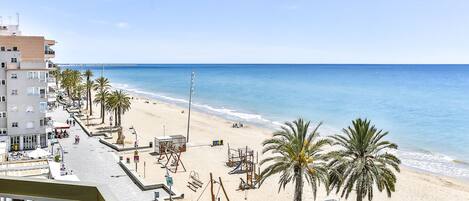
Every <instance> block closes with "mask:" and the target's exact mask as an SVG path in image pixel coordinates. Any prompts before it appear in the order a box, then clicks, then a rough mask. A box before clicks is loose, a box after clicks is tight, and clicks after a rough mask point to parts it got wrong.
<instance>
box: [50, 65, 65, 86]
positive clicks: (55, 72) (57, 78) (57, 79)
mask: <svg viewBox="0 0 469 201" xmlns="http://www.w3.org/2000/svg"><path fill="white" fill-rule="evenodd" d="M49 74H50V75H52V77H54V78H55V85H56V86H57V88H59V82H60V80H61V78H62V76H61V75H62V71H61V69H60V66H58V65H57V64H54V70H52V71H50V73H49Z"/></svg>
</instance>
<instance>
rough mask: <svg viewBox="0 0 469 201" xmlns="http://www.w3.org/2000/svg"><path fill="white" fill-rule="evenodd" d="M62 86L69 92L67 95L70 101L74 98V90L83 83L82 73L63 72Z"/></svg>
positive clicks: (69, 70) (73, 71) (74, 71)
mask: <svg viewBox="0 0 469 201" xmlns="http://www.w3.org/2000/svg"><path fill="white" fill-rule="evenodd" d="M61 77H62V86H63V87H64V88H65V90H66V91H67V95H68V97H69V98H70V99H72V96H73V93H74V92H73V90H75V88H76V87H77V86H78V85H79V84H80V83H81V74H80V71H77V70H71V69H66V70H64V71H62V75H61Z"/></svg>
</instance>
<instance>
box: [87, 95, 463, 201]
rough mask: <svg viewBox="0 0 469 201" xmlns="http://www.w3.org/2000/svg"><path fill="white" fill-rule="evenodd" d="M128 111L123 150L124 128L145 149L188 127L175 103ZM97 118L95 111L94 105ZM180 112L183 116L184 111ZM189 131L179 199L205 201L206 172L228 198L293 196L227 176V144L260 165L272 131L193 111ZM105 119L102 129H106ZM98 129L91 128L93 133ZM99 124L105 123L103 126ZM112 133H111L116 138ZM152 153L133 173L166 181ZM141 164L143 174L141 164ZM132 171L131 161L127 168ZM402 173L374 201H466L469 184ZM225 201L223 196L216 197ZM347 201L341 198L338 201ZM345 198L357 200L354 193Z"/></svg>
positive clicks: (141, 104) (145, 103) (269, 184)
mask: <svg viewBox="0 0 469 201" xmlns="http://www.w3.org/2000/svg"><path fill="white" fill-rule="evenodd" d="M131 102H132V108H131V110H130V111H129V112H127V113H125V115H123V119H122V124H123V128H124V131H125V130H127V131H125V135H126V146H127V144H128V145H132V143H133V142H134V139H135V136H134V135H132V134H130V132H129V131H128V128H130V127H132V126H133V127H134V128H135V129H136V130H137V132H138V143H139V145H146V144H148V143H149V142H153V140H154V138H155V137H159V136H163V135H184V136H185V135H186V129H187V127H186V126H187V109H186V108H181V107H179V106H176V105H174V104H168V103H165V102H161V101H158V100H152V99H148V98H145V97H138V96H135V95H134V94H133V99H132V100H131ZM94 111H95V112H96V114H98V112H99V108H98V107H96V106H95V107H94ZM182 111H184V112H182ZM191 116H192V118H191V131H190V140H189V143H188V147H187V152H184V153H183V154H182V161H183V164H184V166H185V168H186V171H185V172H184V171H181V169H182V167H179V171H178V172H177V173H173V174H171V175H172V176H173V177H174V188H175V190H176V191H177V192H180V193H184V194H185V198H184V199H183V200H197V199H198V198H199V197H200V200H208V199H209V196H210V193H209V192H208V191H209V187H208V189H206V190H205V192H204V193H203V195H202V196H201V193H202V189H203V188H204V187H205V185H206V184H207V182H208V181H209V173H210V172H211V173H213V176H214V179H215V180H218V177H221V179H222V181H223V184H224V186H225V189H226V191H227V194H228V195H229V198H230V200H244V199H245V198H247V200H291V199H292V197H293V185H289V186H287V187H286V189H285V190H281V191H280V192H278V185H277V178H276V177H273V178H270V179H269V180H267V181H266V182H265V183H264V184H263V185H262V186H261V188H259V189H253V190H248V191H240V190H237V189H238V185H239V183H240V178H245V177H246V175H245V174H231V175H230V174H228V172H229V171H230V170H232V169H233V168H230V167H227V166H226V165H225V163H226V161H227V150H228V147H227V145H228V144H229V146H230V148H244V147H246V146H248V147H249V148H250V149H252V150H254V151H255V152H256V153H257V152H258V153H259V161H260V160H261V159H262V158H263V156H262V154H261V153H260V152H261V150H262V145H261V142H262V141H263V140H264V139H266V138H268V137H269V136H270V135H271V133H272V132H273V130H270V129H266V128H261V127H256V126H254V125H249V124H247V125H245V127H244V128H232V124H233V122H231V121H228V120H225V119H223V118H220V117H217V116H213V115H209V114H206V113H202V112H197V111H192V114H191ZM92 121H94V122H99V121H100V119H97V118H94V119H93V120H92ZM108 121H109V120H108V117H106V123H105V125H109V123H108ZM99 126H100V125H99V124H98V125H95V129H96V128H98V127H99ZM101 126H103V125H101ZM115 138H116V135H115V134H113V139H110V140H109V141H110V142H112V141H113V140H115ZM213 140H223V141H224V143H225V145H224V146H216V147H211V146H208V145H209V144H211V142H212V141H213ZM151 152H153V149H152V150H150V149H146V150H142V151H140V163H139V166H138V169H137V172H138V174H139V175H140V176H141V177H142V178H143V177H144V180H145V181H146V182H149V183H164V182H165V180H164V179H165V178H164V175H165V174H166V171H165V169H164V168H162V167H161V166H162V165H161V164H160V163H158V162H157V157H158V156H154V155H152V154H150V153H151ZM117 154H118V155H122V156H124V157H125V158H126V157H130V158H131V157H132V155H133V152H132V151H127V152H119V153H117ZM144 163H145V170H143V164H144ZM129 167H133V163H132V162H131V164H130V165H129ZM401 168H402V171H401V173H399V174H398V182H397V186H396V192H395V193H393V194H392V197H391V198H388V197H387V196H386V193H384V192H383V193H378V191H377V190H376V192H375V194H374V199H373V200H390V201H391V200H395V201H402V200H409V201H410V200H415V201H424V200H425V201H440V200H469V184H468V183H467V182H465V181H461V180H458V179H455V178H449V177H444V176H438V175H433V174H428V173H424V172H419V171H415V170H413V169H409V168H406V167H404V166H401ZM192 171H195V172H197V173H198V175H199V178H200V180H201V181H202V182H203V183H204V184H203V186H202V188H199V189H197V191H196V192H194V191H192V190H190V189H189V188H188V187H187V182H188V181H189V174H190V172H192ZM214 186H215V187H214V191H215V194H217V191H219V189H218V184H216V185H214ZM304 190H305V191H304V192H305V194H304V199H305V200H313V194H312V191H311V189H310V188H308V186H307V185H305V189H304ZM219 196H220V197H223V196H222V194H219ZM326 198H335V199H337V198H339V196H337V195H329V196H327V195H326V192H325V189H324V186H321V187H319V189H318V195H317V200H324V199H326ZM340 200H345V199H340ZM348 200H355V197H354V196H353V195H352V196H351V197H350V198H349V199H348Z"/></svg>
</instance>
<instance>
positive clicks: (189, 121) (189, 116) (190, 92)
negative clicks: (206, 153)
mask: <svg viewBox="0 0 469 201" xmlns="http://www.w3.org/2000/svg"><path fill="white" fill-rule="evenodd" d="M194 79H195V73H194V72H192V74H191V87H190V90H189V114H188V116H187V135H186V141H187V142H189V128H190V124H191V105H192V94H193V93H194Z"/></svg>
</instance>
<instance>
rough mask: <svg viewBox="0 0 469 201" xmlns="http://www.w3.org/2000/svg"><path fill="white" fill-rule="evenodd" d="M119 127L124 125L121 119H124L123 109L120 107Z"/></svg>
mask: <svg viewBox="0 0 469 201" xmlns="http://www.w3.org/2000/svg"><path fill="white" fill-rule="evenodd" d="M118 114H119V126H121V125H122V120H121V117H122V109H121V108H120V107H119V113H118Z"/></svg>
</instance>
